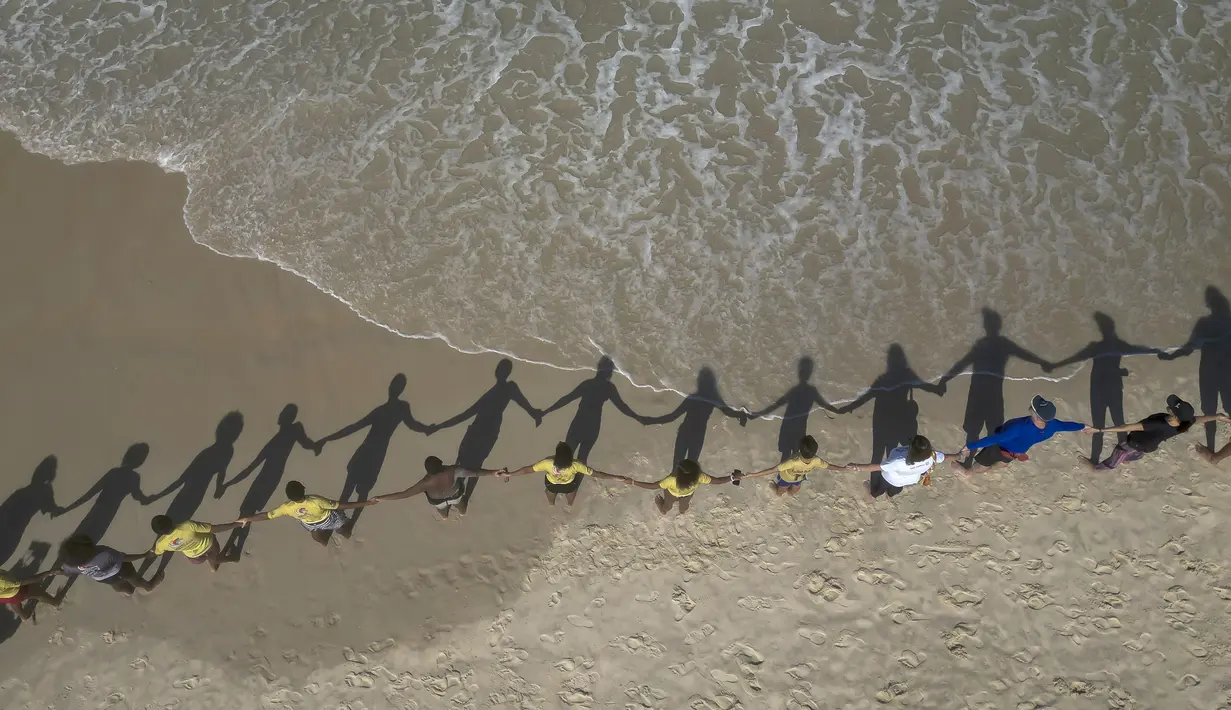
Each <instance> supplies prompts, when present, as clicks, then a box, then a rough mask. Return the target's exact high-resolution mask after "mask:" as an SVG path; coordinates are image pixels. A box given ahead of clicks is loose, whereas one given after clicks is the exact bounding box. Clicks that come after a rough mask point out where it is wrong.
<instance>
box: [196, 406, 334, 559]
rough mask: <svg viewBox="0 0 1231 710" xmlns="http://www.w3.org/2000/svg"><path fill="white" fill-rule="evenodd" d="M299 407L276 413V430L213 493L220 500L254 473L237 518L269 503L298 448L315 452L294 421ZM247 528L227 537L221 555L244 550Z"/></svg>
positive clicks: (300, 425) (297, 415)
mask: <svg viewBox="0 0 1231 710" xmlns="http://www.w3.org/2000/svg"><path fill="white" fill-rule="evenodd" d="M298 417H299V407H297V406H295V405H294V404H288V405H286V406H285V407H283V408H282V412H281V413H280V414H278V431H277V432H276V433H275V434H274V435H273V437H271V438H270V439H269V441H267V442H266V443H265V446H263V447H261V451H260V452H259V453H258V454H257V455H256V458H254V459H253V460H252V463H250V464H248V465H247V466H245V467H244V468H243V470H241V471H240V472H239V473H237V474H235V477H234V478H232V479H231V480H229V481H226V482H225V483H223V484H222V486H221V487H220V488H219V489H218V491H217V492H216V493H215V494H214V496H215V497H216V498H221V497H222V494H223V493H225V492H226V489H227V488H230V487H231V486H235V485H238V484H240V483H243V482H244V481H245V480H247V479H248V477H249V476H252V475H253V474H254V473H255V474H256V477H255V478H253V479H252V483H250V484H249V485H248V492H247V493H246V494H244V500H243V502H241V503H240V504H239V517H241V518H243V517H247V516H249V515H253V514H255V513H259V512H261V511H262V510H264V509H265V506H266V505H268V504H269V500H270V498H273V496H274V493H276V492H277V490H278V485H279V484H280V483H281V482H282V474H283V473H285V471H286V462H287V460H289V459H290V457H291V453H292V452H293V451H294V450H295V446H296V445H298V446H300V447H301V448H303V449H306V450H308V451H315V450H316V442H314V441H312V439H310V438H308V433H307V431H305V430H304V427H303V424H301V423H300V422H299V421H297V419H298ZM249 530H250V528H248V527H242V528H237V529H236V530H233V531H231V537H229V538H228V539H227V542H226V544H225V545H223V547H222V552H223V555H224V556H226V557H229V558H235V557H238V556H239V555H240V554H241V553H242V552H243V551H244V543H245V542H247V540H248V532H249Z"/></svg>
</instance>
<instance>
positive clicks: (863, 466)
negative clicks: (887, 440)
mask: <svg viewBox="0 0 1231 710" xmlns="http://www.w3.org/2000/svg"><path fill="white" fill-rule="evenodd" d="M842 468H845V469H847V470H848V471H879V470H881V465H880V464H878V463H848V464H846V465H845V466H843V467H842Z"/></svg>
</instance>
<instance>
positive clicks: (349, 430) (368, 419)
mask: <svg viewBox="0 0 1231 710" xmlns="http://www.w3.org/2000/svg"><path fill="white" fill-rule="evenodd" d="M375 414H376V411H375V410H373V411H371V412H368V414H367V416H365V417H364V418H363V419H360V420H359V421H357V422H355V423H354V424H348V425H347V426H344V427H342V428H341V429H339V430H337V431H335V432H334V433H332V434H330V435H329V436H327V437H325V438H324V439H317V441H316V445H315V446H314V447H313V450H314V451H315V450H316V449H319V448H320V447H322V446H324V445H325V444H328V443H329V442H331V441H336V440H338V439H345V438H346V437H348V436H350V435H351V434H354V433H355V432H357V431H359V430H360V429H366V428H368V427H369V426H371V425H372V418H373V416H375Z"/></svg>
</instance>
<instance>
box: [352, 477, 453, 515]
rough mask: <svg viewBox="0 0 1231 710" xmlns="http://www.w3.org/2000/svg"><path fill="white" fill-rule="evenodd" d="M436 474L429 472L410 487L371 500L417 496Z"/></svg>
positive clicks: (424, 489) (425, 488)
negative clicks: (429, 473)
mask: <svg viewBox="0 0 1231 710" xmlns="http://www.w3.org/2000/svg"><path fill="white" fill-rule="evenodd" d="M438 475H440V474H431V475H428V476H424V477H423V478H420V479H419V482H418V483H416V484H415V485H413V486H411V487H410V488H407V489H406V490H404V491H398V492H397V493H385V494H384V495H379V496H373V497H372V498H371V500H372V501H373V502H380V501H386V500H402V499H403V498H413V497H414V496H417V495H419V494H421V493H423V492H424V491H426V490H427V486H428V483H429V482H430V481H431V480H432V478H433V476H438ZM339 507H341V506H339Z"/></svg>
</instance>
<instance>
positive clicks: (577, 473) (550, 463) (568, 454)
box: [498, 441, 619, 505]
mask: <svg viewBox="0 0 1231 710" xmlns="http://www.w3.org/2000/svg"><path fill="white" fill-rule="evenodd" d="M527 473H541V474H543V488H544V489H545V490H546V492H547V504H548V505H555V504H556V496H558V495H561V494H563V495H564V501H565V502H566V503H568V504H569V505H572V504H573V501H575V500H577V489H578V488H581V477H582V476H594V477H595V478H606V479H616V478H619V476H613V475H611V474H610V473H604V472H603V471H599V470H597V469H593V468H590V467H589V466H587V465H585V464H584V463H582V462H580V461H577V460H576V459H574V458H573V448H572V447H571V446H569V445H568V444H566V443H564V442H563V441H561V442H560V443H558V444H556V453H555V455H553V456H552V457H551V458H549V459H543V460H542V461H538V462H536V463H532V464H530V465H529V466H522V467H521V468H519V469H517V470H516V471H508V472H505V473H501V474H498V475H499V476H500V477H501V478H504V479H508V478H511V477H512V476H524V475H525V474H527Z"/></svg>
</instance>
